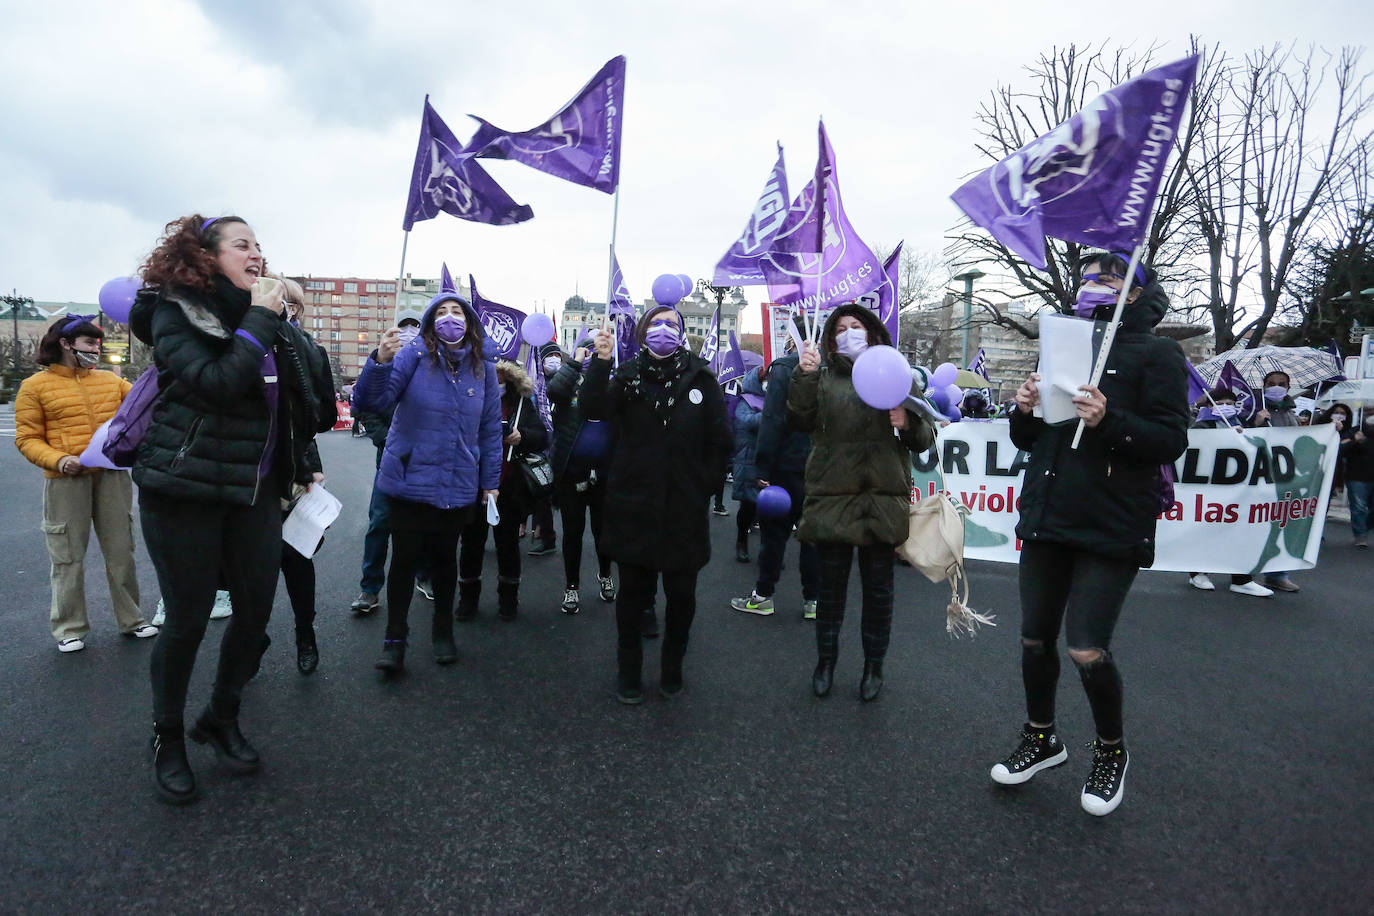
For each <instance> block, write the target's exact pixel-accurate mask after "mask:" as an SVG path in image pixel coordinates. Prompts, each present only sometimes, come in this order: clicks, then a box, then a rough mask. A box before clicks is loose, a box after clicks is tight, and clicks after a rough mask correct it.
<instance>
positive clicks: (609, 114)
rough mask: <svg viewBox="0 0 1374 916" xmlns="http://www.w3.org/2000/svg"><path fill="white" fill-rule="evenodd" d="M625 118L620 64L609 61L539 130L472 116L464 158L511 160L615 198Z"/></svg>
mask: <svg viewBox="0 0 1374 916" xmlns="http://www.w3.org/2000/svg"><path fill="white" fill-rule="evenodd" d="M624 112H625V58H624V56H623V55H622V56H620V57H614V58H611V59H610V60H608V61H607V62H606V65H605V66H604V67H602V68H601V69H600V70H599V71H597V74H596V76H593V77H592V79H591V82H589V83H587V85H585V86H583V87H582V89H581V90H580V91H579V92H578V93H577V95H575V96H573V98H572V101H570V102H569V103H568V104H566V105H564V106H563V107H562V108H561V109H559V111H558V113H557V114H556V115H554V116H553V117H552V118H550V119H549V120H547V121H545V122H544V123H543V124H541V125H539V126H538V127H534V128H531V129H530V130H525V131H519V132H512V131H508V130H502V129H501V128H499V127H497V126H495V125H494V124H491V123H490V122H488V121H485V120H483V119H482V118H479V117H477V116H476V115H469V116H468V117H470V118H472V119H473V120H475V121H477V124H478V127H477V133H475V134H473V135H472V139H471V140H469V141H468V145H467V147H466V148H465V149H464V152H465V153H467V154H468V155H470V156H478V157H481V158H492V159H513V160H515V161H516V162H523V163H524V164H525V165H528V166H529V167H530V168H535V169H538V170H539V171H541V172H548V173H549V174H550V175H553V176H555V177H557V178H562V179H564V180H565V181H571V182H573V183H574V184H581V185H586V186H587V187H589V188H596V189H597V190H598V191H605V192H606V193H607V194H611V193H614V191H615V189H616V186H617V185H618V184H619V183H620V121H621V118H622V117H623V115H624Z"/></svg>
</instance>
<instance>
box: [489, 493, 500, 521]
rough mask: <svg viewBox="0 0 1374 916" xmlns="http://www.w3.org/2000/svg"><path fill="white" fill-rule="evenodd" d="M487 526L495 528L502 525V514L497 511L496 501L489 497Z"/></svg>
mask: <svg viewBox="0 0 1374 916" xmlns="http://www.w3.org/2000/svg"><path fill="white" fill-rule="evenodd" d="M487 524H488V525H490V526H491V527H493V528H495V527H496V526H497V525H499V524H501V513H500V512H498V511H496V500H495V499H492V498H491V497H490V496H488V497H487Z"/></svg>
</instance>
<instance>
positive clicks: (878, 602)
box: [816, 544, 895, 662]
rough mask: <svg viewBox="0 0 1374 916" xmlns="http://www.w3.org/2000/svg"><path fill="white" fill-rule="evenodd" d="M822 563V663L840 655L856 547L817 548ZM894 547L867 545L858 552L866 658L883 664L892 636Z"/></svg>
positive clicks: (819, 612)
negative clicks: (845, 606) (841, 636)
mask: <svg viewBox="0 0 1374 916" xmlns="http://www.w3.org/2000/svg"><path fill="white" fill-rule="evenodd" d="M816 549H817V552H818V553H819V555H820V562H821V593H820V598H819V599H818V600H817V602H816V654H817V655H818V656H819V657H820V658H823V659H831V660H833V659H836V658H838V657H839V655H840V627H841V625H842V624H843V623H844V605H845V593H846V592H847V591H848V589H849V568H850V565H851V563H852V562H853V556H854V551H855V549H856V548H855V547H854V545H853V544H817V545H816ZM894 549H895V548H894V547H893V545H891V544H868V545H865V546H862V547H859V548H857V550H858V552H859V580H860V582H861V583H862V585H863V617H862V619H861V620H860V623H859V634H860V635H861V636H862V637H863V644H864V658H865V659H866V660H868V661H875V662H880V661H882V660H883V658H884V657H885V656H886V655H887V644H888V640H889V638H890V637H891V635H892V557H893V550H894Z"/></svg>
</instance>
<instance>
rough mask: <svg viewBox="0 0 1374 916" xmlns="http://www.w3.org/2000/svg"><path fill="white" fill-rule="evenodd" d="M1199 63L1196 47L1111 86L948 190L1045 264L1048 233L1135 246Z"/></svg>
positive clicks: (971, 213) (1020, 252)
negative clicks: (1191, 52) (1180, 57)
mask: <svg viewBox="0 0 1374 916" xmlns="http://www.w3.org/2000/svg"><path fill="white" fill-rule="evenodd" d="M1197 64H1198V58H1197V56H1196V55H1194V56H1193V57H1189V58H1186V59H1184V60H1180V61H1176V62H1174V63H1172V64H1166V65H1164V66H1162V67H1156V68H1155V69H1153V70H1149V71H1147V72H1145V73H1142V74H1141V75H1140V76H1137V77H1135V78H1134V79H1131V80H1127V81H1126V82H1124V83H1122V84H1121V85H1120V86H1117V87H1116V88H1114V89H1109V90H1108V91H1106V92H1104V93H1102V95H1100V96H1098V97H1097V98H1096V99H1094V100H1093V101H1091V102H1089V103H1088V104H1087V105H1085V106H1084V107H1083V110H1082V111H1080V112H1078V114H1076V115H1074V116H1073V117H1071V118H1069V119H1068V120H1067V121H1065V122H1064V123H1063V124H1060V125H1059V126H1058V127H1056V128H1055V129H1054V130H1052V131H1050V132H1049V133H1047V134H1045V135H1044V136H1042V137H1037V138H1036V139H1034V140H1032V141H1031V142H1030V143H1027V144H1026V145H1025V146H1023V147H1021V148H1020V149H1019V150H1017V151H1016V152H1014V153H1012V154H1011V155H1010V156H1008V157H1007V158H1005V159H1003V160H1002V161H1001V162H999V163H997V164H996V165H994V166H993V167H992V168H990V169H988V170H987V171H985V172H983V173H982V174H980V175H978V176H977V177H975V178H973V179H972V180H971V181H969V182H968V183H967V184H965V185H964V186H963V187H961V188H960V189H959V190H957V191H955V192H954V194H952V195H951V198H952V199H953V201H954V202H955V204H957V205H958V206H959V209H961V210H963V211H964V213H966V214H968V217H969V219H971V220H973V221H974V222H975V223H977V224H978V225H979V226H982V227H983V228H984V229H986V230H987V231H988V232H989V233H991V234H992V237H993V238H995V239H996V240H997V241H998V242H1000V243H1001V244H1002V245H1004V246H1006V248H1007V249H1008V250H1010V251H1011V252H1012V253H1013V254H1015V255H1016V256H1017V257H1019V258H1022V259H1023V260H1025V261H1026V262H1027V263H1028V264H1031V265H1032V266H1034V267H1038V268H1039V269H1041V270H1044V269H1045V236H1047V235H1048V236H1052V237H1054V238H1058V239H1065V240H1066V241H1070V242H1080V243H1082V244H1084V245H1091V246H1093V247H1096V248H1107V249H1118V250H1130V249H1132V248H1134V247H1135V246H1136V245H1138V244H1139V243H1140V240H1141V238H1142V237H1143V236H1144V234H1145V227H1146V226H1147V225H1148V224H1149V222H1150V215H1151V213H1152V212H1153V209H1154V202H1155V194H1156V193H1157V192H1158V191H1159V181H1160V178H1161V177H1162V176H1163V174H1164V165H1165V163H1166V162H1167V161H1168V158H1169V150H1170V149H1171V148H1172V146H1173V141H1174V136H1175V135H1176V134H1177V132H1178V122H1179V120H1180V119H1181V118H1182V117H1183V111H1184V109H1185V108H1187V107H1188V99H1189V96H1190V95H1191V93H1192V91H1193V79H1194V77H1195V76H1196V75H1197Z"/></svg>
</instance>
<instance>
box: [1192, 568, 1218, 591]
mask: <svg viewBox="0 0 1374 916" xmlns="http://www.w3.org/2000/svg"><path fill="white" fill-rule="evenodd" d="M1188 584H1189V585H1191V586H1192V587H1193V588H1195V589H1197V590H1198V591H1200V592H1214V591H1216V590H1217V587H1216V586H1215V585H1213V584H1212V580H1211V579H1209V578H1207V574H1206V573H1197V574H1195V575H1192V576H1189V577H1188Z"/></svg>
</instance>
